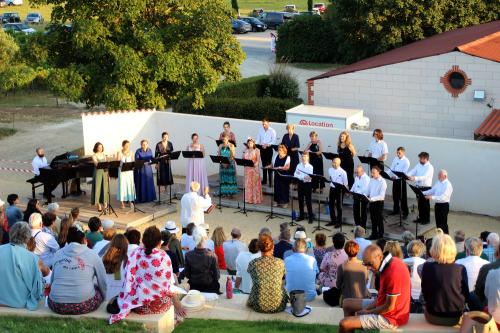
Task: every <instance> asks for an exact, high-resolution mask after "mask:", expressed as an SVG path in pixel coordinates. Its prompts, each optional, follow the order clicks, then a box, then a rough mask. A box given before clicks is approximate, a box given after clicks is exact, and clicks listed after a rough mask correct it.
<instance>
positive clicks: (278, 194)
mask: <svg viewBox="0 0 500 333" xmlns="http://www.w3.org/2000/svg"><path fill="white" fill-rule="evenodd" d="M272 167H273V168H274V169H275V170H276V172H275V174H274V204H273V205H274V206H278V205H281V206H282V207H283V208H286V207H287V205H288V202H289V201H290V181H289V179H288V178H286V177H283V176H281V175H280V174H283V175H289V174H290V156H288V155H287V149H286V146H285V145H282V144H281V145H279V146H278V155H276V156H275V158H274V161H273V164H272Z"/></svg>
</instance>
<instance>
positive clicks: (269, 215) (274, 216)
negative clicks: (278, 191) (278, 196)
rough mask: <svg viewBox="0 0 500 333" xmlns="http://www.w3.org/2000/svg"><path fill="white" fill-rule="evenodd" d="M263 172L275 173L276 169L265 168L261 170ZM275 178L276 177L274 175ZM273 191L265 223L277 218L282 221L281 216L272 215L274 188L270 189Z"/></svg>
mask: <svg viewBox="0 0 500 333" xmlns="http://www.w3.org/2000/svg"><path fill="white" fill-rule="evenodd" d="M261 169H262V170H263V171H264V172H266V170H271V172H277V171H278V169H275V168H272V167H271V168H267V167H263V168H261ZM275 176H276V175H275ZM272 189H273V193H272V194H271V212H270V213H269V214H267V215H266V217H267V218H266V222H267V221H269V220H272V219H275V218H278V219H282V217H281V216H278V215H276V214H274V210H273V202H274V186H273V187H272Z"/></svg>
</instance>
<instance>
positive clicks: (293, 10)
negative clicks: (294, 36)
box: [284, 5, 297, 13]
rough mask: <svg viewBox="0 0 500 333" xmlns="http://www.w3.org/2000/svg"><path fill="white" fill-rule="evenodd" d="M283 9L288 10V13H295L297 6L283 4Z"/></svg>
mask: <svg viewBox="0 0 500 333" xmlns="http://www.w3.org/2000/svg"><path fill="white" fill-rule="evenodd" d="M284 11H285V12H289V13H295V12H296V11H297V6H295V5H285V8H284Z"/></svg>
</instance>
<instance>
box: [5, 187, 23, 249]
mask: <svg viewBox="0 0 500 333" xmlns="http://www.w3.org/2000/svg"><path fill="white" fill-rule="evenodd" d="M7 203H8V204H9V205H8V206H7V207H4V214H5V218H6V219H7V228H5V227H4V233H3V241H2V244H7V243H8V242H9V228H12V226H13V225H14V223H16V222H18V221H22V220H23V212H22V211H21V210H20V209H19V208H18V207H17V205H18V204H19V196H18V195H17V194H9V195H8V196H7Z"/></svg>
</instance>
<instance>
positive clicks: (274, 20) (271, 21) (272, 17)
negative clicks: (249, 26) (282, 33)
mask: <svg viewBox="0 0 500 333" xmlns="http://www.w3.org/2000/svg"><path fill="white" fill-rule="evenodd" d="M259 20H260V21H261V22H263V23H264V24H265V25H267V27H268V28H269V29H278V27H279V26H280V25H282V24H283V23H285V14H283V13H280V12H264V13H262V15H261V16H260V17H259Z"/></svg>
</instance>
